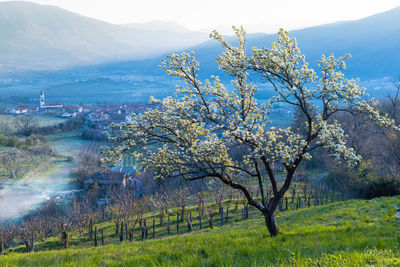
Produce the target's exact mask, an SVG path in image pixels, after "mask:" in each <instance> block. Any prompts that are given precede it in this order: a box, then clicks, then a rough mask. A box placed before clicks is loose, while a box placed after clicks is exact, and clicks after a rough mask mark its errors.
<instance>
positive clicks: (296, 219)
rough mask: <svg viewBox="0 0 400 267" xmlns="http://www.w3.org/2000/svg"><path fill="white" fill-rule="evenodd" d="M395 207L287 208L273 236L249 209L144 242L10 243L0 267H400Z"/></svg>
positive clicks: (379, 202)
mask: <svg viewBox="0 0 400 267" xmlns="http://www.w3.org/2000/svg"><path fill="white" fill-rule="evenodd" d="M399 206H400V197H392V198H379V199H374V200H373V201H367V200H349V201H345V202H335V203H331V204H328V205H325V206H315V207H310V208H302V209H297V210H296V209H292V210H291V209H289V210H288V211H285V212H282V213H279V214H278V216H277V221H278V224H279V225H280V228H281V233H280V234H279V236H277V237H274V238H271V237H270V236H269V234H268V232H267V229H266V227H265V225H264V221H263V219H262V218H261V217H260V216H256V215H255V214H254V216H252V217H251V219H248V220H243V221H236V222H233V223H231V224H228V225H225V226H220V227H215V228H214V229H206V230H199V231H195V232H193V233H191V234H183V235H180V236H172V237H167V238H163V239H155V240H148V241H144V242H142V241H134V242H132V243H130V242H129V241H124V242H122V243H119V242H115V243H112V244H109V245H106V246H103V247H97V248H94V247H92V248H80V246H79V244H76V245H74V246H73V247H72V248H70V249H66V250H65V249H59V248H57V249H55V248H54V247H53V248H51V246H48V249H55V250H52V251H41V252H34V253H31V254H26V253H20V252H18V251H21V250H19V249H18V248H17V249H14V251H8V252H7V253H6V254H7V255H2V256H0V266H86V267H87V266H400V252H399V251H400V250H399V248H400V235H399V230H400V228H399V222H398V221H397V218H396V214H398V211H396V209H397V208H398V207H399ZM52 240H53V241H45V242H44V243H46V242H54V240H55V239H54V238H53V239H52ZM37 247H40V245H39V246H37ZM42 247H46V246H45V245H44V244H42Z"/></svg>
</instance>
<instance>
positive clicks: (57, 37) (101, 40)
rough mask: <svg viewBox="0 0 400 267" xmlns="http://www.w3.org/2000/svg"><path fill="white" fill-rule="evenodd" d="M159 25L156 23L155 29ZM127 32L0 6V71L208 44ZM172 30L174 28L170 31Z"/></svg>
mask: <svg viewBox="0 0 400 267" xmlns="http://www.w3.org/2000/svg"><path fill="white" fill-rule="evenodd" d="M158 24H160V23H158ZM151 25H154V23H153V24H150V25H149V24H148V25H146V27H141V26H142V25H137V27H127V26H124V25H114V24H110V23H106V22H102V21H99V20H95V19H92V18H88V17H84V16H81V15H78V14H75V13H72V12H69V11H66V10H63V9H61V8H58V7H53V6H44V5H38V4H34V3H30V2H19V1H12V2H1V3H0V36H1V38H0V51H1V52H0V70H3V71H5V70H8V71H13V70H21V69H27V70H29V69H36V70H41V69H42V70H49V69H61V68H66V67H71V66H74V65H84V64H87V65H89V64H96V63H97V64H98V63H101V62H110V61H115V60H127V59H139V58H146V57H152V56H157V55H160V54H163V53H166V52H170V51H175V50H179V49H184V48H187V47H189V46H193V45H195V44H198V43H200V42H203V41H205V40H207V38H208V36H207V34H205V33H194V32H190V31H179V32H177V31H176V30H171V31H170V30H169V29H168V25H169V24H168V23H167V24H166V25H167V26H165V27H158V28H157V27H153V31H148V27H149V26H151ZM174 29H176V27H174Z"/></svg>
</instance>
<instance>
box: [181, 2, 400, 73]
mask: <svg viewBox="0 0 400 267" xmlns="http://www.w3.org/2000/svg"><path fill="white" fill-rule="evenodd" d="M290 35H291V36H294V37H296V39H297V41H298V45H299V47H300V49H301V51H302V52H303V53H304V54H305V55H306V57H307V60H308V61H309V62H310V64H312V65H313V66H314V67H316V64H315V63H316V62H317V60H318V59H319V58H320V57H321V55H322V54H326V55H327V54H331V53H333V54H334V55H335V56H342V55H345V54H348V53H350V54H351V55H352V58H351V59H350V60H348V64H347V65H348V70H347V73H348V74H350V75H353V76H357V77H362V78H378V77H382V76H397V75H399V74H400V6H399V7H397V8H395V9H392V10H389V11H386V12H383V13H379V14H376V15H373V16H369V17H366V18H363V19H359V20H354V21H344V22H338V23H332V24H327V25H321V26H316V27H310V28H306V29H302V30H296V31H292V32H291V33H290ZM228 39H230V40H234V38H232V37H230V38H228ZM275 39H276V35H271V34H249V35H247V37H246V41H247V44H248V47H252V46H256V47H270V46H271V43H272V42H273V41H274V40H275ZM189 50H193V51H196V58H198V60H199V61H200V62H201V67H202V68H203V69H204V68H205V69H216V67H217V66H216V61H215V58H216V56H217V55H218V54H219V53H220V52H221V51H222V48H221V46H220V44H219V43H217V42H215V41H213V40H210V41H208V42H206V43H203V44H200V45H197V46H194V47H191V48H190V49H189Z"/></svg>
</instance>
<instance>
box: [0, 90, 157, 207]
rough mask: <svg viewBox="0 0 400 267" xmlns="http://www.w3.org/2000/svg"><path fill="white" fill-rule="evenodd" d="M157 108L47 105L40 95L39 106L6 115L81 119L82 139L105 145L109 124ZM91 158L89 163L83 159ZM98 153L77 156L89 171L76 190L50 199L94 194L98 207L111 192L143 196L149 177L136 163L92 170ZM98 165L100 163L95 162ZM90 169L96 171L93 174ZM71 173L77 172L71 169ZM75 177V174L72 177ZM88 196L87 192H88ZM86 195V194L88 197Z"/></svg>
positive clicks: (27, 107)
mask: <svg viewBox="0 0 400 267" xmlns="http://www.w3.org/2000/svg"><path fill="white" fill-rule="evenodd" d="M154 108H157V107H156V106H154V105H150V104H101V105H100V104H99V105H84V104H81V105H66V104H61V103H47V102H46V99H45V92H44V91H43V90H42V91H41V92H40V100H39V105H38V106H25V105H19V106H17V107H13V108H9V109H7V110H4V111H3V113H5V114H9V115H8V116H13V117H15V118H21V117H23V116H32V117H35V118H48V117H49V116H50V117H54V118H59V119H62V121H67V120H72V119H78V118H79V119H82V121H83V124H82V126H81V127H80V128H79V129H78V130H79V132H81V136H80V138H83V139H84V140H88V141H87V142H95V143H98V144H106V128H107V126H109V125H110V124H113V123H115V124H117V123H121V122H124V121H127V120H129V119H130V118H131V117H130V114H131V113H143V112H146V111H149V110H152V109H154ZM84 157H87V158H89V159H88V160H87V161H84V160H82V158H84ZM99 157H100V155H99V151H96V152H92V151H91V152H83V151H81V152H79V153H78V154H77V155H76V161H77V162H79V164H80V166H79V167H78V169H79V168H82V169H86V170H85V172H83V173H84V174H79V175H80V177H79V179H78V180H79V182H78V183H77V186H78V187H76V189H74V190H67V191H62V192H56V193H55V194H52V195H51V196H49V198H51V199H54V200H55V201H63V199H65V198H73V197H74V195H75V194H76V193H79V194H82V192H83V193H85V192H92V193H93V192H95V193H96V197H95V198H96V200H95V201H96V202H97V204H98V205H104V204H106V203H108V201H109V199H110V198H111V194H112V192H114V191H115V190H117V191H118V190H121V189H122V188H124V189H129V190H130V191H131V192H133V193H134V194H135V195H136V196H140V195H142V194H143V193H144V187H143V179H144V178H145V176H146V173H145V171H140V172H138V171H137V170H136V169H135V168H134V167H135V166H134V164H135V162H134V160H131V159H126V160H124V162H121V163H120V164H119V165H118V166H100V165H98V166H96V167H95V168H91V167H90V164H91V163H89V162H90V161H93V159H92V158H96V159H98V158H99ZM95 164H97V163H95ZM91 170H94V171H92V172H91ZM70 171H71V172H73V171H74V169H71V170H70ZM71 175H72V174H71ZM85 194H86V193H85ZM85 194H84V195H85Z"/></svg>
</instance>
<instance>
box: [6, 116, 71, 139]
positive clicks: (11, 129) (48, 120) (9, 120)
mask: <svg viewBox="0 0 400 267" xmlns="http://www.w3.org/2000/svg"><path fill="white" fill-rule="evenodd" d="M16 119H18V116H13V115H4V114H3V115H0V125H1V126H0V127H2V129H0V133H2V134H12V133H15V131H16V129H15V120H16ZM35 119H36V121H37V122H36V123H35V125H36V126H37V127H44V126H52V125H57V124H59V123H61V122H64V121H65V120H66V119H64V118H60V117H56V116H52V115H41V116H35ZM6 125H7V127H5V128H6V129H4V126H6ZM7 128H8V129H7Z"/></svg>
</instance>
